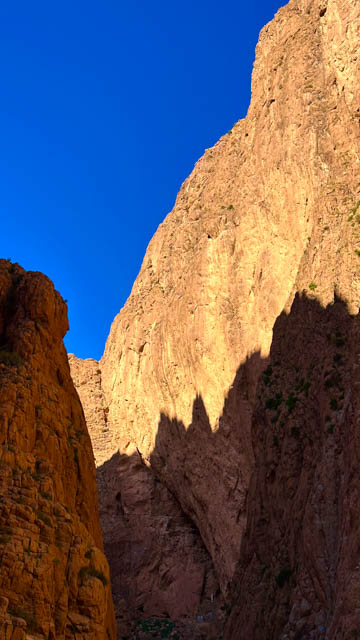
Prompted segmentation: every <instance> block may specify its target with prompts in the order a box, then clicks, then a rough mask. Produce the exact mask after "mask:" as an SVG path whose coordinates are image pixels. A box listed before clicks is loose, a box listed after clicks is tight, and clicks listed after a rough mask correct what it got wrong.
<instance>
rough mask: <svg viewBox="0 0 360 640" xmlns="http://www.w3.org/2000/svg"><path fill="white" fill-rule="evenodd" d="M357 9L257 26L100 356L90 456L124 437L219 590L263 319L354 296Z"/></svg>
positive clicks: (302, 10)
mask: <svg viewBox="0 0 360 640" xmlns="http://www.w3.org/2000/svg"><path fill="white" fill-rule="evenodd" d="M359 21H360V6H359V3H358V2H356V1H355V0H328V2H326V1H325V0H315V1H314V2H311V3H309V2H305V1H303V0H292V1H291V2H290V3H289V4H288V5H287V6H286V7H284V8H282V9H280V11H279V12H278V13H277V15H276V16H275V18H274V20H273V21H272V22H271V23H269V25H267V26H266V27H264V29H263V30H262V32H261V34H260V39H259V44H258V46H257V49H256V61H255V64H254V72H253V78H252V99H251V104H250V107H249V112H248V115H247V117H246V118H245V119H244V120H242V121H240V122H238V123H237V124H236V125H235V126H234V127H233V129H232V130H231V132H229V133H228V134H227V135H226V136H224V137H223V138H222V139H221V140H220V141H219V142H218V143H217V144H216V145H215V146H214V147H213V148H212V149H208V150H206V152H205V154H204V156H203V157H202V158H201V159H200V160H199V162H198V163H197V164H196V166H195V168H194V170H193V172H192V174H191V175H190V176H189V178H188V179H187V180H186V181H185V183H184V184H183V186H182V188H181V190H180V192H179V194H178V197H177V200H176V204H175V207H174V209H173V211H172V212H170V213H169V215H168V216H167V217H166V219H165V221H164V222H163V224H162V225H160V227H159V229H158V231H157V232H156V234H155V236H154V238H153V239H152V241H151V243H150V245H149V247H148V250H147V252H146V255H145V258H144V261H143V265H142V268H141V271H140V274H139V276H138V278H137V280H136V282H135V284H134V287H133V290H132V293H131V295H130V297H129V300H128V301H127V303H126V305H125V307H124V308H123V309H122V310H121V312H120V313H119V315H118V316H117V317H116V318H115V320H114V323H113V325H112V328H111V332H110V335H109V338H108V341H107V343H106V347H105V352H104V355H103V358H102V359H101V362H100V363H99V371H100V372H101V373H99V376H100V375H101V383H99V384H100V387H101V394H102V397H103V402H104V406H105V407H106V410H107V413H106V425H105V426H104V427H103V428H104V432H103V433H104V434H105V436H104V437H99V435H97V436H96V437H97V439H98V440H99V442H100V441H101V442H103V443H104V447H103V449H102V453H101V460H102V461H103V462H104V461H106V459H110V458H111V457H112V455H113V454H116V452H117V451H118V450H119V447H125V446H126V444H127V443H129V442H131V443H133V445H134V446H135V447H136V448H137V450H138V452H139V455H140V456H141V458H142V460H143V461H144V463H145V464H147V465H148V466H149V467H151V469H152V470H153V471H154V472H155V473H156V475H157V477H158V478H159V479H160V480H161V482H162V483H163V484H164V485H165V486H166V487H167V488H168V489H169V490H170V491H171V492H172V494H173V495H174V496H175V497H176V499H177V500H178V501H179V503H180V505H181V508H182V509H183V511H184V513H186V514H187V515H188V516H189V517H190V518H191V519H192V521H193V522H194V523H195V524H196V526H197V528H198V530H199V532H200V535H201V538H202V540H203V542H204V544H205V546H206V548H207V550H208V552H209V553H210V556H211V558H212V561H213V563H214V567H215V570H216V574H217V577H218V579H219V583H220V586H221V589H222V592H223V593H224V594H227V592H228V586H229V583H230V581H231V579H232V578H233V575H234V571H235V567H236V565H237V563H238V562H239V557H240V549H241V544H242V536H243V533H244V529H245V526H246V523H247V518H248V512H247V509H248V504H247V496H248V494H249V483H250V479H251V477H252V474H253V472H254V470H255V467H254V446H253V441H252V437H253V420H254V406H255V404H256V402H257V400H256V394H257V392H258V388H259V387H258V384H259V376H260V375H261V374H262V372H263V370H264V369H265V368H266V367H267V366H268V363H269V360H268V358H269V354H270V353H271V348H272V345H273V341H274V337H273V331H274V326H275V325H276V321H277V319H278V318H279V317H280V315H281V313H282V312H283V311H284V312H285V313H286V314H290V312H291V310H292V305H293V301H294V299H295V296H296V294H297V293H299V294H300V295H304V296H305V298H306V299H308V300H310V301H313V302H314V303H316V304H318V306H319V308H321V309H323V310H326V309H328V308H330V307H329V306H328V305H332V304H333V302H334V299H335V296H338V297H339V298H341V300H342V301H344V302H345V304H346V308H347V312H348V314H349V316H355V315H356V314H357V312H358V309H359V264H360V263H359V255H358V254H359V253H360V225H359V221H360V208H359V202H360V183H359V170H358V168H359V109H360V98H359V93H358V89H357V87H358V86H359V64H358V50H359ZM308 311H309V313H310V314H311V309H309V310H308ZM306 313H307V311H306ZM299 357H300V354H299ZM104 420H105V418H104ZM277 437H278V436H277ZM96 455H100V454H96ZM210 496H211V497H210ZM249 637H250V636H249Z"/></svg>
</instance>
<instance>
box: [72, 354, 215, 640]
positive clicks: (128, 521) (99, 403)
mask: <svg viewBox="0 0 360 640" xmlns="http://www.w3.org/2000/svg"><path fill="white" fill-rule="evenodd" d="M69 362H70V368H71V375H72V377H73V380H74V383H75V386H76V389H77V391H78V393H79V396H80V399H81V402H82V404H83V406H84V408H85V413H86V420H87V425H88V428H89V433H90V436H91V439H92V442H93V446H94V451H95V456H96V458H97V465H98V468H97V482H98V490H99V496H100V503H99V504H100V521H101V524H102V530H103V539H104V548H105V553H106V556H107V558H108V561H109V563H110V567H111V575H112V589H113V596H114V605H115V613H116V620H117V624H118V631H119V637H123V636H128V635H129V633H130V632H131V631H134V630H135V628H136V627H135V623H136V621H138V622H139V621H144V620H145V621H148V620H150V619H151V618H153V617H157V618H162V619H166V618H170V619H171V621H172V623H174V624H175V631H174V633H181V637H182V638H191V639H192V640H194V639H195V638H199V639H200V638H202V639H204V640H205V638H206V639H207V638H211V637H214V638H218V636H219V631H220V629H221V628H222V626H223V619H224V615H223V611H222V610H221V607H222V605H223V599H222V597H221V594H220V593H219V585H218V580H217V578H216V576H215V574H214V569H213V564H212V561H211V558H210V556H209V554H208V552H207V550H206V548H205V547H204V544H203V542H202V540H201V537H200V535H199V532H198V530H197V528H196V527H195V526H194V524H193V522H192V521H191V520H190V519H189V518H188V517H187V516H186V515H185V514H184V512H183V511H182V509H181V506H180V505H179V503H178V501H177V500H176V499H175V498H174V496H173V495H172V494H171V493H170V491H169V490H168V489H167V488H166V487H165V486H164V484H163V483H161V482H160V481H159V480H158V478H157V477H156V476H155V475H154V473H153V471H152V469H151V466H149V465H146V464H145V461H144V460H143V458H142V456H141V454H140V452H139V451H138V449H137V448H136V446H135V444H134V443H131V442H128V441H126V440H121V436H120V437H119V434H118V438H117V446H118V448H119V451H118V452H117V453H116V454H114V455H112V456H109V450H110V449H111V440H110V439H109V434H111V429H109V425H108V424H107V420H106V415H107V412H106V410H107V408H106V407H105V400H104V396H103V393H102V390H101V374H100V370H99V364H98V363H97V362H96V361H95V360H90V359H89V360H84V361H83V360H80V359H79V358H76V357H75V356H74V355H73V354H70V355H69ZM104 407H105V408H104ZM111 435H112V438H114V433H112V434H111ZM106 458H108V459H107V460H106ZM104 460H106V462H104ZM215 612H216V618H215ZM219 618H220V620H219ZM158 630H159V632H161V631H164V629H163V628H162V627H161V626H160V628H159V629H158ZM140 631H141V629H140Z"/></svg>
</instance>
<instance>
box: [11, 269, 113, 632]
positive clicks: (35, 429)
mask: <svg viewBox="0 0 360 640" xmlns="http://www.w3.org/2000/svg"><path fill="white" fill-rule="evenodd" d="M67 328H68V323H67V310H66V305H65V303H64V301H63V300H62V298H61V296H60V295H59V294H58V293H57V292H56V291H55V290H54V288H53V286H52V284H51V282H50V280H48V278H46V277H45V276H43V275H42V274H39V273H34V272H25V271H24V270H23V269H22V268H21V267H19V266H18V265H16V264H11V263H9V262H7V261H5V260H0V554H1V567H0V637H1V638H6V640H26V639H28V640H29V639H30V638H36V639H37V640H40V639H41V638H48V639H52V640H67V639H69V640H70V638H71V640H73V639H74V638H76V639H80V638H85V639H86V640H101V639H103V640H109V639H111V638H115V628H114V616H113V608H112V600H111V593H110V579H109V569H108V564H107V561H106V559H105V556H104V554H103V544H102V538H101V531H100V524H99V516H98V506H97V492H96V484H95V482H96V478H95V465H94V460H93V453H92V448H91V442H90V439H89V435H88V432H87V429H86V424H85V420H84V415H83V411H82V407H81V404H80V402H79V398H78V395H77V393H76V391H75V389H74V386H73V383H72V380H71V377H70V370H69V365H68V361H67V355H66V351H65V348H64V346H63V343H62V338H63V336H64V334H65V332H66V331H67ZM79 615H80V616H82V618H83V619H84V620H86V624H82V625H79V624H78V618H76V616H79ZM74 616H75V617H74ZM80 627H81V628H80Z"/></svg>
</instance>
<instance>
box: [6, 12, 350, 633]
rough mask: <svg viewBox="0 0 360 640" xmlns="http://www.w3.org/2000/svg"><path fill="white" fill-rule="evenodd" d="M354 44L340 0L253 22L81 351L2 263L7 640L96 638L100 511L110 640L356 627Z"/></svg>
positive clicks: (100, 602) (49, 297)
mask: <svg viewBox="0 0 360 640" xmlns="http://www.w3.org/2000/svg"><path fill="white" fill-rule="evenodd" d="M359 44H360V5H359V3H358V1H357V0H290V2H289V3H288V4H287V5H286V6H285V7H283V8H282V9H280V10H279V11H278V12H277V14H276V16H275V17H274V19H273V20H272V21H271V22H270V23H269V24H268V25H266V26H265V27H264V28H263V30H262V32H261V34H260V38H259V43H258V45H257V49H256V60H255V63H254V71H253V77H252V98H251V104H250V107H249V111H248V114H247V116H246V118H245V119H244V120H241V121H239V122H237V123H236V124H235V125H234V127H233V128H232V129H231V131H229V133H228V134H226V135H225V136H223V137H222V138H221V139H220V140H219V142H218V143H217V144H216V145H215V146H214V147H213V148H211V149H207V150H206V152H205V154H204V156H203V157H202V158H201V159H200V160H199V161H198V162H197V164H196V165H195V168H194V170H193V172H192V173H191V175H190V176H189V178H188V179H187V180H186V181H185V182H184V184H183V185H182V187H181V189H180V192H179V194H178V196H177V199H176V203H175V206H174V209H173V210H172V211H171V212H170V213H169V214H168V216H167V217H166V218H165V220H164V222H163V223H162V224H161V225H160V227H159V228H158V230H157V232H156V233H155V235H154V237H153V239H152V240H151V242H150V245H149V247H148V249H147V252H146V255H145V257H144V261H143V264H142V267H141V270H140V273H139V275H138V277H137V279H136V281H135V283H134V286H133V289H132V292H131V295H130V297H129V299H128V301H127V302H126V304H125V306H124V307H123V309H122V310H121V311H120V313H119V315H118V316H116V318H115V319H114V322H113V324H112V327H111V331H110V335H109V337H108V340H107V342H106V346H105V351H104V355H103V357H102V358H101V360H100V361H99V362H97V361H95V360H91V359H89V360H81V359H80V358H77V357H76V355H73V354H70V355H69V356H68V360H69V365H70V370H69V366H68V363H67V361H66V353H65V350H64V347H63V345H62V342H61V340H62V337H63V335H64V332H65V331H66V326H67V325H66V323H67V320H66V311H65V305H64V304H63V302H62V300H61V297H60V296H59V294H57V293H56V292H54V290H53V288H52V285H51V283H50V282H49V281H48V280H47V279H46V278H45V277H44V276H41V275H39V274H34V273H31V272H29V273H26V272H24V271H23V270H22V269H21V268H20V267H18V266H17V265H11V264H10V263H7V262H5V261H1V264H0V266H1V272H0V275H1V281H0V283H1V290H0V294H1V300H0V304H1V307H0V311H1V313H0V322H1V325H0V327H1V332H0V333H1V336H2V337H1V340H2V342H1V346H0V367H1V373H0V375H1V376H2V380H3V382H2V386H1V388H0V392H1V394H2V398H3V401H2V403H1V412H2V413H1V419H2V430H1V438H2V453H1V458H0V472H1V478H2V511H1V514H2V515H1V521H0V525H2V533H1V538H0V546H1V554H2V565H1V570H0V596H1V598H2V599H1V600H0V616H2V618H1V617H0V625H1V624H2V625H3V627H2V628H3V629H4V632H3V633H4V635H3V637H4V638H6V640H25V639H26V640H30V639H32V638H35V639H36V640H38V639H39V640H40V639H42V638H54V639H56V640H60V639H61V640H63V639H66V640H68V639H70V638H75V640H82V639H83V638H86V640H91V639H92V638H94V640H95V638H104V639H105V638H115V623H114V617H113V610H112V602H111V595H110V588H109V579H110V578H109V573H108V566H107V561H106V559H105V557H104V555H103V548H102V540H101V533H100V523H101V528H102V534H103V540H104V551H105V555H106V557H107V560H108V562H109V565H110V571H111V584H112V594H113V601H114V608H115V616H116V623H117V630H118V635H117V637H118V638H119V639H120V638H123V639H125V638H136V639H139V640H140V638H148V637H155V638H160V637H163V638H164V637H170V638H174V639H176V638H177V639H184V640H186V639H188V640H190V639H193V640H202V639H203V640H205V639H207V638H209V639H210V640H211V639H213V640H219V639H220V638H224V640H250V639H251V640H270V639H273V640H277V639H281V640H287V639H293V640H295V639H300V638H302V639H312V638H314V639H315V638H316V639H320V638H321V639H324V640H325V638H326V639H327V640H335V639H336V640H350V639H353V638H358V637H359V638H360V599H359V594H360V572H359V567H360V536H359V533H358V531H359V510H358V504H359V498H360V495H359V494H360V471H359V469H360V466H359V456H360V437H359V432H358V427H359V415H360V414H359V407H358V404H359V402H360V386H359V385H360V351H359V331H360V325H359V315H358V312H359V305H360V257H359V256H360V173H359V157H360V156H359V153H360V136H359V126H360V94H359V86H360V83H359V81H360V67H359ZM70 371H71V377H72V380H73V382H74V385H75V388H76V390H77V392H78V395H79V398H80V401H81V404H80V402H79V399H78V397H77V394H76V393H75V391H74V387H73V385H72V381H71V378H70ZM81 405H82V407H83V411H84V414H85V417H86V423H87V427H88V430H89V433H90V437H91V442H92V447H93V451H94V455H95V461H96V466H97V472H96V473H97V483H98V493H99V513H98V512H97V502H96V498H95V496H96V489H95V468H94V465H93V461H92V459H91V458H92V455H91V444H90V440H89V437H88V434H87V431H86V426H85V421H84V416H83V413H82V409H81ZM24 416H27V417H24ZM29 416H30V418H29ZM59 523H60V524H61V526H60V524H59ZM24 530H25V532H24ZM57 541H58V543H59V545H60V546H59V545H57ZM61 545H62V546H61ZM35 558H36V559H35ZM50 567H51V571H50ZM11 568H12V569H13V570H14V571H13V573H12V572H11ZM51 572H53V573H51ZM20 574H21V575H22V579H20V577H19V576H20ZM29 576H32V577H29ZM49 576H52V577H51V578H50V577H49ZM54 576H55V577H54ZM35 594H36V595H35ZM9 607H10V609H9ZM24 612H25V614H26V615H21V613H23V614H24ZM16 613H17V614H18V615H16ZM29 616H30V617H29ZM26 617H28V621H27V620H26ZM17 621H18V622H17ZM0 629H1V626H0ZM9 629H10V631H9ZM1 632H2V631H1ZM32 633H33V634H34V635H31V634H32ZM6 634H7V635H6ZM21 634H22V635H21Z"/></svg>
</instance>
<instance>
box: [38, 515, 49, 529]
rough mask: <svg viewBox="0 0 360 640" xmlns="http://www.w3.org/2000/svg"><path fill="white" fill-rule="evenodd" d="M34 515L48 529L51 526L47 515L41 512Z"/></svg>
mask: <svg viewBox="0 0 360 640" xmlns="http://www.w3.org/2000/svg"><path fill="white" fill-rule="evenodd" d="M36 515H37V518H38V520H41V522H44V523H45V524H47V525H48V527H50V526H51V520H50V518H49V516H48V515H47V513H44V512H43V511H38V512H37V514H36Z"/></svg>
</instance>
